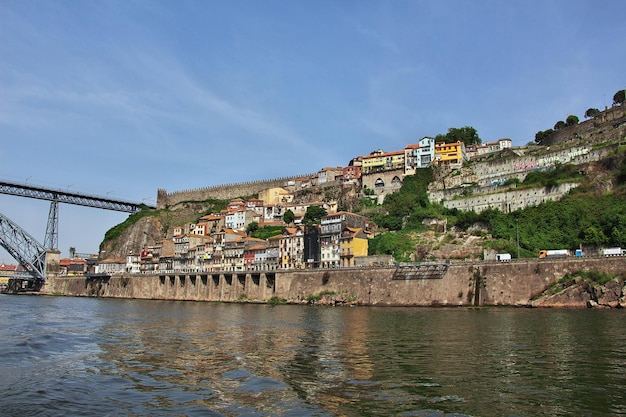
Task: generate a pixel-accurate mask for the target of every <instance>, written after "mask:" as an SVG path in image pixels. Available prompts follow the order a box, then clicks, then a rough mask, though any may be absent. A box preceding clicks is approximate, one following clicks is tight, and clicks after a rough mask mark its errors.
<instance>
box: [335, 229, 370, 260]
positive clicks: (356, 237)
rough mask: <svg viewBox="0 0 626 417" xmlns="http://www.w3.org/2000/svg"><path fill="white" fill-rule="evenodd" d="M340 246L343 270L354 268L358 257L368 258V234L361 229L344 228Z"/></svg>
mask: <svg viewBox="0 0 626 417" xmlns="http://www.w3.org/2000/svg"><path fill="white" fill-rule="evenodd" d="M339 245H340V246H339V247H340V251H341V252H340V258H341V267H342V268H345V267H350V266H354V265H355V263H354V258H355V257H356V256H367V249H368V240H367V234H366V233H365V232H364V231H363V229H362V228H360V227H359V228H354V227H344V229H343V230H342V231H341V238H340V240H339Z"/></svg>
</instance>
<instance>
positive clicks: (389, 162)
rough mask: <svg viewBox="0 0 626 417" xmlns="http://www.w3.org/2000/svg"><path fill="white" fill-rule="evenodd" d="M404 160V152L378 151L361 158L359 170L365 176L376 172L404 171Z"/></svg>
mask: <svg viewBox="0 0 626 417" xmlns="http://www.w3.org/2000/svg"><path fill="white" fill-rule="evenodd" d="M404 160H405V155H404V150H402V151H396V152H383V151H382V150H380V149H379V150H377V151H374V152H372V153H371V154H369V155H367V156H363V157H362V161H361V170H362V172H363V173H366V174H367V173H370V172H376V171H377V170H381V171H383V170H389V169H404Z"/></svg>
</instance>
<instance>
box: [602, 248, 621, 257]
mask: <svg viewBox="0 0 626 417" xmlns="http://www.w3.org/2000/svg"><path fill="white" fill-rule="evenodd" d="M602 255H604V256H623V255H624V251H623V250H622V248H606V249H602Z"/></svg>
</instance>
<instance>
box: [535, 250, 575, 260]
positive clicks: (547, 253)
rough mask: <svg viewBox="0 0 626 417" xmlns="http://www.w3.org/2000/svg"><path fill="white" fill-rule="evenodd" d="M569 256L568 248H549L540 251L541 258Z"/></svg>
mask: <svg viewBox="0 0 626 417" xmlns="http://www.w3.org/2000/svg"><path fill="white" fill-rule="evenodd" d="M568 256H570V253H569V250H568V249H548V250H540V251H539V257H540V258H566V257H568Z"/></svg>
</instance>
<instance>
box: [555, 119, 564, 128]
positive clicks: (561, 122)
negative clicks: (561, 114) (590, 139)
mask: <svg viewBox="0 0 626 417" xmlns="http://www.w3.org/2000/svg"><path fill="white" fill-rule="evenodd" d="M565 126H567V124H566V123H565V122H564V121H563V120H559V121H558V122H556V123H555V124H554V130H561V129H563V128H564V127H565Z"/></svg>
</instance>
